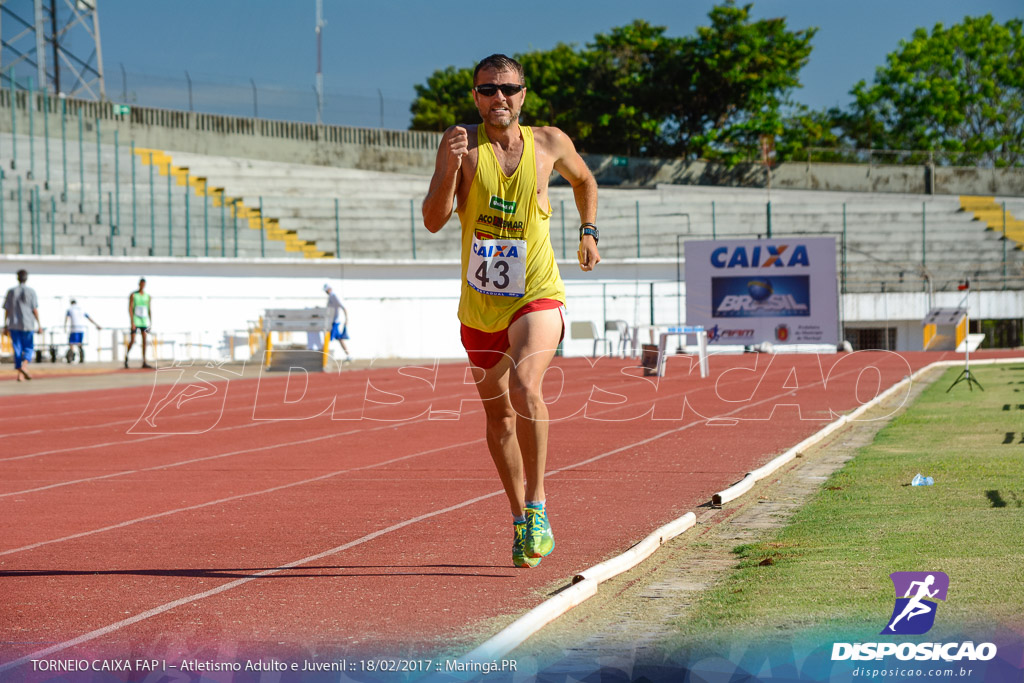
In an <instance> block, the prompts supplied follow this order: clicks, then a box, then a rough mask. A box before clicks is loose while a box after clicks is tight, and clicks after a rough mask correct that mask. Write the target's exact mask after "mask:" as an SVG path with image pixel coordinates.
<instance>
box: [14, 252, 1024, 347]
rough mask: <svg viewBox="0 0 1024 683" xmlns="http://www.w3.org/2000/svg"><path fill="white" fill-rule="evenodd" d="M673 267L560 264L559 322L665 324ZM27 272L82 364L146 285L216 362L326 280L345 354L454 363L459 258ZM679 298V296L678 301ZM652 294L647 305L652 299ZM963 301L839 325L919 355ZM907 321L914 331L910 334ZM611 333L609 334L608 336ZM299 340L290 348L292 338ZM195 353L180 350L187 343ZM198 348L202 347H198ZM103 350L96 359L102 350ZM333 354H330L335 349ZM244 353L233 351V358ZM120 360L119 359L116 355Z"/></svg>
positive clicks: (1014, 297) (157, 307) (158, 318)
mask: <svg viewBox="0 0 1024 683" xmlns="http://www.w3.org/2000/svg"><path fill="white" fill-rule="evenodd" d="M676 265H677V264H676V262H675V261H674V260H655V259H644V260H642V261H641V260H630V259H616V260H609V261H602V263H601V264H600V265H599V266H598V268H597V271H595V272H594V273H582V272H581V271H580V270H579V268H578V266H577V265H576V264H575V263H574V262H560V267H561V272H562V276H563V278H564V280H565V282H566V289H567V292H568V298H569V306H568V321H570V322H571V321H574V320H584V321H592V322H595V323H597V325H598V329H599V330H600V331H603V327H604V326H603V321H605V320H614V319H619V320H625V321H626V322H628V323H630V324H641V325H644V324H648V323H650V322H651V317H652V315H653V317H654V320H655V322H657V323H659V324H664V325H669V324H672V323H675V322H677V321H678V319H679V318H680V317H681V315H680V314H681V313H682V314H683V315H685V310H686V302H685V294H686V285H685V283H677V282H676ZM20 268H25V269H26V270H28V271H29V281H28V284H29V285H30V286H31V287H33V288H34V289H35V290H36V292H37V293H38V295H39V301H40V316H41V318H42V322H43V325H44V326H45V327H46V328H47V329H51V330H61V332H60V333H59V334H58V335H57V340H58V341H66V338H65V337H64V336H63V332H62V330H63V323H64V312H65V311H66V310H67V307H68V303H69V301H70V299H71V298H72V297H74V298H76V299H77V300H78V302H79V304H81V305H82V307H83V308H84V309H85V310H86V311H87V312H88V313H89V314H90V315H92V316H93V318H94V319H96V321H97V322H99V323H100V324H101V325H103V326H104V328H107V329H105V330H104V331H103V332H102V333H97V331H96V330H95V329H94V328H90V329H89V331H88V333H87V358H89V359H90V360H96V359H102V360H110V359H111V353H110V351H109V348H110V346H111V337H110V330H111V329H120V330H125V329H126V328H127V327H128V324H129V322H128V295H129V294H130V293H131V292H132V291H134V290H135V288H136V286H137V284H138V280H139V277H145V278H146V281H147V288H146V291H148V292H149V293H150V294H151V295H152V297H153V328H154V330H155V331H156V332H157V333H158V334H159V335H160V336H161V337H162V338H164V339H165V340H171V341H174V342H175V346H176V354H177V357H178V358H185V357H196V358H224V357H227V356H228V352H227V350H226V347H225V346H224V338H225V335H230V334H234V333H237V334H240V335H244V332H245V330H247V328H248V327H249V326H250V324H252V323H253V322H255V321H257V320H258V319H259V317H260V316H261V315H262V314H263V311H265V310H266V309H268V308H307V307H319V306H323V305H325V303H326V296H325V294H324V293H323V285H324V283H330V284H331V285H332V286H333V287H334V288H335V290H336V291H337V292H338V293H339V294H340V296H341V297H342V299H343V301H344V302H345V303H346V306H347V308H348V310H349V315H350V325H349V332H350V335H351V342H350V345H349V348H350V349H351V351H352V353H353V355H355V356H356V357H357V358H374V357H402V358H463V357H464V354H463V349H462V346H461V343H460V341H459V328H458V322H457V319H456V311H457V308H458V297H459V277H458V272H459V266H458V263H457V262H456V261H453V260H444V261H440V260H438V261H412V260H408V261H360V262H345V261H339V260H317V261H295V260H285V259H281V260H248V259H219V258H218V259H215V258H209V259H207V258H193V259H180V258H175V259H170V258H167V259H159V258H158V259H134V258H126V257H121V258H117V257H114V258H110V257H64V258H54V257H46V256H2V257H0V291H6V289H7V288H8V287H11V286H13V285H14V284H16V280H15V277H14V273H15V272H16V271H17V270H19V269H20ZM677 293H678V294H679V295H681V296H677ZM652 294H653V297H652ZM961 298H962V295H961V294H958V293H956V292H940V293H936V294H935V295H934V296H933V297H932V301H931V302H929V296H928V294H927V293H925V292H921V293H887V294H884V295H883V294H848V295H845V297H844V299H843V307H842V311H841V316H842V319H843V321H844V322H845V323H847V324H856V326H858V327H870V326H879V327H881V326H884V325H885V324H886V322H887V321H888V324H889V325H890V326H895V327H897V328H898V330H899V332H898V340H899V341H898V343H899V348H898V349H897V350H916V349H920V345H921V338H920V334H919V326H920V322H919V321H920V320H921V318H922V317H924V315H925V314H926V313H927V311H928V308H929V306H930V305H934V306H945V307H953V306H956V305H957V304H958V303H959V301H960V299H961ZM970 304H971V311H972V317H976V318H1021V317H1024V292H1022V291H985V292H975V293H972V294H971V302H970ZM915 325H916V326H917V327H916V328H915ZM613 337H614V335H613ZM296 341H298V340H296ZM187 342H191V343H192V344H193V347H192V348H191V349H186V348H185V346H186V343H187ZM201 345H205V346H201ZM100 347H103V348H104V349H105V350H104V351H103V352H102V354H100V352H99V349H100ZM592 348H593V343H592V342H590V341H583V340H573V339H569V338H567V339H566V341H565V346H564V349H565V353H566V355H589V354H590V353H591V350H592ZM336 351H337V349H336ZM246 355H247V350H246V349H245V348H244V347H240V348H239V349H238V356H237V357H239V358H244V357H245V356H246ZM121 357H123V356H121Z"/></svg>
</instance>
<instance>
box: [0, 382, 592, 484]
mask: <svg viewBox="0 0 1024 683" xmlns="http://www.w3.org/2000/svg"><path fill="white" fill-rule="evenodd" d="M588 391H589V390H588ZM583 393H585V392H573V393H569V394H565V396H578V395H581V394H583ZM455 398H459V400H479V399H478V397H475V396H473V397H468V398H460V397H455ZM434 400H436V396H433V395H431V396H430V397H428V398H426V399H416V400H412V401H410V402H409V405H415V404H416V403H425V402H428V401H434ZM242 409H243V410H248V409H249V407H248V406H243V407H242ZM353 410H355V409H353ZM344 412H353V411H343V413H344ZM480 412H483V410H482V409H476V410H460V415H473V414H475V413H480ZM605 412H607V411H605ZM599 414H603V413H599ZM431 419H432V418H430V417H429V416H428V417H424V418H419V419H417V420H403V421H401V422H385V423H383V424H379V425H378V426H375V427H371V428H369V429H354V430H351V431H348V432H341V433H335V434H330V435H325V436H321V437H316V438H315V439H311V440H303V441H294V442H287V443H283V444H277V445H274V446H261V447H255V448H248V449H243V450H237V451H230V452H227V453H219V454H217V455H210V456H204V457H201V458H191V459H189V460H181V461H178V462H173V463H167V464H163V465H155V466H153V467H145V468H140V469H135V470H125V471H123V472H115V473H112V474H105V475H99V476H95V477H85V478H82V479H75V480H73V481H66V482H57V483H53V484H48V485H47V486H41V487H37V488H33V489H25V490H22V491H11V492H9V493H0V498H7V497H10V496H15V495H20V494H24V493H33V492H37V491H45V490H48V489H54V488H60V487H62V486H71V485H74V484H84V483H88V482H90V481H96V480H98V479H111V478H114V477H120V476H125V475H128V474H135V473H136V472H150V471H153V470H162V469H169V468H171V467H179V466H182V465H189V464H192V463H197V462H203V461H207V460H216V459H218V458H226V457H229V456H234V455H244V454H246V453H253V452H257V451H265V450H269V449H273V448H287V447H288V446H292V445H297V444H303V443H310V442H312V441H317V440H323V439H327V438H332V437H335V436H351V435H352V434H359V433H362V432H372V431H378V430H384V429H397V428H400V427H405V426H409V425H415V424H422V423H424V422H430V421H431ZM366 421H373V420H369V419H368V420H366ZM279 422H291V421H290V420H282V421H273V420H267V421H265V420H258V421H255V422H248V423H245V424H241V425H233V426H231V427H222V428H220V431H221V432H224V431H229V430H232V429H245V428H248V427H255V426H259V425H262V424H279ZM373 422H375V423H376V421H373ZM158 436H174V435H167V434H161V435H158ZM147 438H157V437H156V436H154V437H147ZM123 443H132V442H131V441H126V442H123ZM100 445H110V444H100ZM86 448H92V446H78V447H74V448H71V449H65V450H79V449H86ZM52 452H56V451H49V452H44V453H34V454H28V455H21V456H15V457H12V458H0V462H6V461H8V460H19V459H25V458H32V457H36V456H37V455H48V454H51V453H52Z"/></svg>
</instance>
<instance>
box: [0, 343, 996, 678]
mask: <svg viewBox="0 0 1024 683" xmlns="http://www.w3.org/2000/svg"><path fill="white" fill-rule="evenodd" d="M980 355H981V354H979V356H980ZM945 357H949V358H952V355H948V356H943V355H941V354H926V353H902V354H895V353H885V352H861V353H855V354H840V355H830V356H821V357H817V356H788V355H779V356H766V355H743V356H722V357H713V358H712V363H711V367H712V376H711V377H710V378H707V379H701V378H700V377H699V375H698V374H697V373H696V372H695V371H694V372H692V373H691V372H688V371H687V367H686V366H684V365H682V364H684V363H689V362H690V359H689V358H684V357H679V358H673V359H671V360H672V362H673V363H679V365H677V366H674V367H673V366H670V370H669V373H668V376H667V377H665V378H663V379H662V380H661V381H660V382H656V381H654V379H653V378H643V377H642V376H640V374H639V369H637V368H633V367H631V365H632V362H631V361H622V360H617V359H602V360H601V361H600V362H599V363H597V365H596V366H591V363H590V362H589V361H588V360H585V359H569V360H559V361H557V362H556V365H555V366H554V367H555V370H554V371H552V372H551V373H549V375H548V378H547V381H546V384H545V394H546V398H547V400H548V402H549V404H550V410H551V413H552V419H553V420H555V422H554V424H553V425H552V429H551V439H550V454H549V459H548V469H549V472H550V481H549V483H548V486H547V488H548V506H549V512H550V516H551V520H552V525H553V528H554V531H555V535H556V539H557V548H556V550H555V552H554V553H553V554H552V555H551V556H549V557H548V558H545V560H544V561H543V563H542V564H541V565H540V566H539V567H538V568H536V569H533V570H517V569H514V568H512V566H511V558H510V554H511V553H510V546H511V524H510V522H511V520H510V516H509V511H508V505H507V502H506V500H505V497H504V495H503V494H502V493H501V490H500V484H499V482H498V479H497V476H496V474H495V472H494V468H493V465H492V463H491V461H490V457H489V456H488V454H487V450H486V446H485V443H484V439H483V413H482V410H481V407H480V404H479V401H478V399H477V398H476V391H475V388H474V387H473V386H472V385H471V384H468V383H467V379H466V378H467V372H466V371H467V368H466V366H465V365H464V364H450V365H438V366H436V367H432V368H431V367H427V368H390V369H371V370H361V371H352V372H345V373H342V374H340V375H339V374H330V375H328V374H323V375H311V376H309V378H308V383H307V382H306V381H305V380H304V378H302V377H295V378H291V379H289V378H286V377H282V376H280V375H277V374H274V375H265V376H263V377H261V378H260V379H258V380H244V379H240V378H238V377H237V376H236V375H233V374H232V373H231V372H230V371H229V370H227V369H224V368H216V367H213V368H184V369H182V368H168V369H161V370H159V371H158V374H159V373H174V376H178V378H179V381H178V382H177V383H175V384H170V385H157V386H154V387H153V388H146V389H137V388H133V389H122V390H110V391H96V392H82V393H65V394H51V395H47V396H33V397H26V398H11V397H9V398H4V399H0V519H2V522H0V524H2V525H3V533H2V534H0V604H2V605H3V607H2V610H0V643H2V645H0V677H3V674H4V672H5V671H6V672H8V673H13V672H14V671H21V672H22V673H24V670H25V669H26V668H27V667H25V666H24V665H22V664H21V663H20V662H23V661H25V660H27V659H30V658H39V657H49V658H59V659H73V658H78V657H96V656H106V657H128V656H131V657H136V656H138V657H145V658H153V657H157V658H167V659H168V660H169V661H170V660H174V659H179V658H186V657H202V658H204V659H214V660H227V659H231V658H235V657H239V656H243V655H244V656H264V657H266V656H281V657H295V656H306V657H310V656H335V657H340V656H346V655H357V654H360V653H363V654H382V653H391V654H404V655H409V654H413V653H418V654H431V653H440V652H444V653H454V654H461V653H462V652H464V651H466V650H468V649H470V648H471V646H472V645H473V644H475V643H478V642H480V641H482V640H483V639H485V638H486V637H489V636H490V635H492V634H493V633H494V632H495V631H496V630H497V629H498V627H499V625H500V624H501V623H504V622H505V621H507V620H508V618H509V617H510V616H514V615H518V614H521V613H523V612H525V611H526V610H528V609H530V608H532V607H534V606H536V605H537V604H539V603H540V602H541V601H543V600H544V599H545V598H546V597H547V595H548V594H549V593H550V592H551V591H553V590H555V589H557V588H559V587H561V586H564V585H565V584H566V582H567V581H568V579H569V577H571V576H572V575H573V574H574V573H576V572H579V571H581V570H583V569H585V568H587V567H590V566H592V565H594V564H596V563H598V562H600V561H603V560H605V559H608V558H609V557H612V556H614V555H617V554H619V553H621V552H622V551H624V550H625V549H627V548H628V547H629V546H630V545H632V544H633V543H635V542H636V541H637V540H639V539H641V538H643V537H644V536H646V535H647V534H648V533H650V532H651V531H652V530H653V529H655V528H656V527H658V526H660V525H662V524H664V523H666V522H668V521H670V520H672V519H674V518H676V517H678V516H680V515H682V514H684V513H685V512H687V511H690V510H693V509H695V508H697V507H698V506H700V505H702V504H704V503H706V502H707V501H708V500H709V499H710V496H711V494H712V493H714V492H716V491H719V490H721V489H723V488H725V487H726V486H728V485H730V484H732V483H733V482H735V481H737V480H738V479H739V478H741V477H742V476H743V475H744V474H745V473H746V472H747V471H749V470H751V469H754V468H756V467H758V466H760V465H761V464H763V463H764V462H767V461H768V460H769V459H771V458H772V457H774V456H775V455H777V454H779V453H781V452H783V451H784V450H786V449H787V448H788V447H790V446H792V445H793V444H795V443H797V442H799V441H800V440H802V439H804V438H805V437H807V436H809V435H810V434H812V433H813V432H815V431H817V430H818V429H820V428H821V427H822V426H823V425H824V424H826V423H827V422H828V421H830V420H832V419H834V415H835V414H839V413H843V412H848V411H850V410H852V409H854V408H856V407H857V406H858V405H860V403H863V402H866V401H868V400H870V399H871V398H873V397H874V396H875V395H876V394H877V393H880V392H881V391H883V390H884V389H886V388H888V387H889V386H891V385H892V384H894V383H896V382H898V381H899V380H900V379H902V378H903V377H904V376H906V375H909V374H910V373H911V372H912V371H913V370H916V369H918V368H920V367H922V366H924V365H926V364H928V363H930V362H933V361H935V360H940V359H943V358H945Z"/></svg>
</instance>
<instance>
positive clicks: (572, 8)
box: [99, 0, 1024, 128]
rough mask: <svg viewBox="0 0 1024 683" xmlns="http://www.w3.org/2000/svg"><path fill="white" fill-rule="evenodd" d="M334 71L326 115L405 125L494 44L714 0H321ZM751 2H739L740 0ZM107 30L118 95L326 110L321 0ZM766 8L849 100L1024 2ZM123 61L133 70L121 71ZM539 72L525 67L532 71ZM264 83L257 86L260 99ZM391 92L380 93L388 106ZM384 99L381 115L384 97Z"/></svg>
mask: <svg viewBox="0 0 1024 683" xmlns="http://www.w3.org/2000/svg"><path fill="white" fill-rule="evenodd" d="M323 4H324V18H325V20H326V21H327V26H326V27H325V29H324V45H323V65H324V66H323V74H324V82H325V91H326V94H327V101H326V103H325V111H324V120H325V121H326V122H328V123H337V124H344V125H359V126H372V127H376V126H379V125H380V124H381V121H382V119H383V123H384V125H385V127H389V128H405V127H407V126H408V121H409V112H408V108H409V104H410V103H411V101H412V99H413V96H414V91H413V85H414V84H416V83H423V82H424V81H425V80H426V78H427V76H429V75H430V73H432V72H433V71H434V70H435V69H439V68H443V67H445V66H448V65H455V66H471V65H473V64H475V63H476V61H477V60H479V59H480V58H481V57H483V56H486V55H488V54H491V53H493V52H505V53H508V54H512V53H515V52H524V51H528V50H531V49H547V48H550V47H553V46H554V45H555V44H556V43H558V42H560V41H561V42H565V43H576V44H578V45H584V44H586V43H587V42H589V41H590V40H591V39H592V37H593V36H594V34H595V33H600V32H606V31H608V30H609V29H610V28H612V27H614V26H621V25H623V24H627V23H629V22H631V21H633V20H634V19H637V18H642V19H646V20H648V21H650V22H651V23H653V24H656V25H663V26H666V27H667V29H668V31H667V32H668V34H669V35H674V36H682V35H692V34H693V33H694V31H695V29H696V27H697V26H699V25H702V24H707V23H708V22H707V13H708V11H709V10H710V9H711V7H713V6H714V4H715V3H714V2H711V1H707V0H632V1H631V2H623V1H622V0H588V1H587V2H538V1H535V0H527V1H525V2H519V3H509V2H491V3H456V2H451V1H449V0H434V1H433V2H415V1H412V2H397V1H395V0H375V1H371V2H365V1H364V2H348V1H344V0H323ZM740 4H742V3H740ZM99 7H100V28H101V35H102V46H103V61H104V70H105V72H106V73H105V75H106V82H107V92H108V96H109V97H110V98H111V99H113V100H115V101H120V100H121V99H122V96H123V94H124V93H127V94H128V99H129V101H131V100H133V99H134V100H135V101H137V102H138V103H139V104H152V105H154V106H166V107H170V108H183V109H187V108H188V99H187V86H186V80H185V72H186V71H188V73H189V76H190V78H191V79H192V81H193V97H194V102H195V108H196V109H197V110H199V109H202V110H205V111H218V112H222V113H237V114H252V113H253V110H254V108H255V109H256V110H257V111H258V112H259V114H260V115H261V116H265V117H268V118H286V119H305V120H313V119H314V117H315V106H314V102H315V98H314V94H313V84H314V74H315V72H316V41H315V36H314V31H313V27H314V21H315V0H289V1H288V2H287V3H285V2H283V1H282V0H276V1H275V0H247V1H243V0H175V1H174V2H154V1H152V0H149V1H147V0H103V2H102V3H100V4H99ZM753 13H754V16H755V17H777V16H782V17H785V18H786V20H787V25H788V26H789V28H790V29H802V28H807V27H811V26H816V27H818V29H819V30H818V33H817V35H816V36H815V38H814V42H813V46H814V51H813V53H812V54H811V58H810V62H809V64H808V65H807V66H806V67H805V68H804V70H803V71H802V72H801V80H802V82H803V88H802V89H801V90H799V91H797V92H796V93H795V99H796V100H797V101H799V102H802V103H804V104H807V105H809V106H811V107H814V108H821V107H828V106H833V105H840V106H843V105H846V104H847V103H848V102H849V100H850V98H849V96H848V93H849V90H850V88H851V87H852V86H853V84H854V83H856V82H857V81H858V80H860V79H865V80H868V81H870V80H871V79H872V78H873V76H874V72H875V68H876V67H877V66H879V65H881V64H883V63H884V61H885V56H886V55H887V54H888V53H890V52H892V51H894V50H895V49H897V47H898V44H899V41H900V40H901V39H905V38H909V36H910V35H911V33H912V32H913V30H914V29H915V28H916V27H918V26H926V27H929V28H930V27H932V26H933V25H934V24H935V23H936V22H943V23H945V24H947V25H948V24H952V23H956V22H958V21H959V20H960V19H962V18H963V17H964V15H966V14H971V15H981V14H985V13H991V14H992V15H993V16H994V17H995V18H996V20H997V21H999V22H1005V21H1007V20H1008V19H1011V18H1013V17H1015V16H1017V17H1019V16H1021V15H1022V14H1024V12H1022V7H1021V2H1020V0H974V2H972V3H970V6H968V3H965V2H963V1H962V0H961V1H954V0H928V1H921V0H886V1H882V0H860V1H858V2H848V1H842V2H839V1H835V0H761V1H759V2H754V3H753ZM122 67H123V74H124V76H122ZM528 76H529V75H527V77H528ZM253 85H255V86H256V97H255V100H256V101H255V102H254V96H253ZM382 101H383V102H382ZM382 103H383V112H384V113H383V117H382V115H381V108H382V107H381V104H382Z"/></svg>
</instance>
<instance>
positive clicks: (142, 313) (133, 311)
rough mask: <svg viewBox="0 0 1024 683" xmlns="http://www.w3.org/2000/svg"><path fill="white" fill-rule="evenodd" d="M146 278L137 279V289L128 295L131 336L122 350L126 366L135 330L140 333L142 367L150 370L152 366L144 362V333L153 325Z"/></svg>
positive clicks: (151, 305)
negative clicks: (126, 346) (125, 348)
mask: <svg viewBox="0 0 1024 683" xmlns="http://www.w3.org/2000/svg"><path fill="white" fill-rule="evenodd" d="M145 289H146V278H140V279H139V289H138V291H136V292H132V293H131V294H129V295H128V318H129V319H130V320H131V322H132V336H131V339H129V340H128V349H127V350H126V351H125V352H124V366H125V367H126V368H127V367H128V354H130V353H131V352H132V347H133V346H135V332H136V331H139V332H141V333H142V367H143V369H146V370H152V369H153V366H152V365H150V364H149V363H147V362H146V333H147V332H149V330H150V329H151V328H152V326H153V302H152V299H151V298H150V296H149V294H146V292H145Z"/></svg>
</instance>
